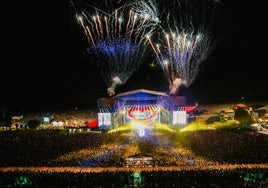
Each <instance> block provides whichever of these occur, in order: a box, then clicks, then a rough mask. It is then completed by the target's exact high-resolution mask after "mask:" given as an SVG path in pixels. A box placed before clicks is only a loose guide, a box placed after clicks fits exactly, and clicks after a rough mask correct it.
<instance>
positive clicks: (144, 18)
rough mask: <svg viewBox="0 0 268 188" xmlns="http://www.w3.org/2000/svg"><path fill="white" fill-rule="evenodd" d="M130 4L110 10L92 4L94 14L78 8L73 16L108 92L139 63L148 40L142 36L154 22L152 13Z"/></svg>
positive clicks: (125, 78) (124, 80)
mask: <svg viewBox="0 0 268 188" xmlns="http://www.w3.org/2000/svg"><path fill="white" fill-rule="evenodd" d="M138 5H140V4H138ZM143 5H146V3H143ZM134 7H135V6H133V4H126V5H124V6H122V7H119V8H117V9H115V10H113V11H111V13H110V12H109V11H108V12H105V11H104V10H100V9H98V8H96V7H94V10H95V13H96V14H95V15H90V14H88V13H86V12H82V13H81V14H80V16H77V18H78V21H79V23H80V24H81V26H82V28H83V30H84V33H85V35H86V37H87V40H88V42H89V44H90V47H89V48H88V51H89V52H94V53H96V54H97V55H98V58H99V59H98V62H97V64H98V67H99V68H100V71H101V75H102V76H103V78H104V80H105V82H106V85H107V92H108V94H109V95H110V96H113V95H114V94H115V89H116V88H117V86H119V85H122V84H124V83H125V82H126V81H127V80H128V79H129V78H130V76H131V75H132V74H133V72H135V71H136V70H137V69H138V68H139V67H140V65H141V63H142V59H143V57H144V55H145V50H146V48H147V44H148V43H147V40H146V37H145V36H146V35H147V34H148V33H153V29H154V27H153V26H154V25H156V24H157V22H156V20H157V17H156V15H155V14H153V15H149V13H151V14H152V12H148V13H146V14H142V13H141V11H139V10H140V9H139V6H137V8H134ZM148 7H149V6H147V8H148ZM149 8H152V7H151V6H150V7H149Z"/></svg>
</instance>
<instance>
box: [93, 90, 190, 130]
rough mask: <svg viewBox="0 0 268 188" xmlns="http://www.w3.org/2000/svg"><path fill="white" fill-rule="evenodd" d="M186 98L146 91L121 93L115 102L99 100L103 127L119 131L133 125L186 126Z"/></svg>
mask: <svg viewBox="0 0 268 188" xmlns="http://www.w3.org/2000/svg"><path fill="white" fill-rule="evenodd" d="M185 105H186V104H185V97H181V96H169V95H167V94H166V93H163V92H158V91H151V90H145V89H139V90H134V91H130V92H125V93H120V94H118V95H116V96H115V97H113V98H112V99H109V100H108V99H106V98H104V99H103V98H102V99H99V100H98V109H99V113H98V120H99V126H103V127H118V126H121V125H124V124H126V123H129V122H135V123H138V124H139V126H142V125H146V126H150V125H152V124H153V123H162V124H168V125H185V124H186V123H187V113H186V111H185V109H186V108H185Z"/></svg>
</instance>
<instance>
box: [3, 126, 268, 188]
mask: <svg viewBox="0 0 268 188" xmlns="http://www.w3.org/2000/svg"><path fill="white" fill-rule="evenodd" d="M177 139H180V142H179V143H180V144H181V145H183V147H182V146H180V145H176V146H174V143H175V141H174V140H177ZM172 141H174V143H173V142H172ZM267 143H268V137H267V136H266V135H258V134H256V133H254V132H243V133H242V132H235V131H221V132H217V133H216V132H213V131H211V132H210V131H208V132H192V133H185V134H174V135H173V134H166V135H164V134H159V135H153V134H152V135H149V136H147V137H146V136H145V137H143V138H134V137H133V136H131V137H130V136H129V134H126V133H112V134H108V133H91V132H86V133H76V134H70V133H69V132H68V131H64V130H23V131H22V130H18V131H2V132H0V154H1V155H0V187H92V188H94V187H96V188H97V187H98V188H100V187H111V188H113V187H119V188H121V187H122V188H128V187H129V188H130V187H256V188H266V187H268V168H267V165H266V167H262V166H261V165H260V166H255V167H249V166H248V167H246V166H244V164H248V163H252V164H261V163H263V164H267V163H268V158H267V155H266V154H267V153H268V147H267ZM187 148H188V149H189V148H191V150H192V152H191V153H190V152H189V151H188V149H187ZM137 152H138V153H139V154H141V155H144V157H147V156H149V157H152V160H151V161H150V162H151V164H152V166H151V167H150V168H141V169H140V170H139V177H136V176H135V175H133V173H134V172H133V170H132V168H131V167H130V168H128V167H126V160H125V159H126V158H127V157H129V156H134V155H135V154H137ZM205 158H206V159H207V160H204V159H205ZM222 164H226V166H227V168H222V167H221V166H219V168H213V169H210V168H206V167H208V166H209V165H215V166H217V165H222ZM228 164H230V165H231V164H233V165H234V164H235V165H238V166H237V167H236V168H228ZM22 166H23V167H34V168H35V169H36V170H37V171H36V170H35V171H29V170H18V168H17V167H22ZM44 166H45V167H51V169H52V170H49V168H48V170H47V171H38V169H39V168H41V167H44ZM170 166H174V167H177V168H174V169H173V170H171V169H170V168H168V167H170ZM187 166H193V167H194V166H198V167H203V168H200V169H187V168H185V167H187ZM5 167H6V168H5ZM8 167H13V168H14V169H13V170H7V168H8ZM53 167H60V168H65V167H77V168H80V169H86V168H92V169H98V167H102V168H104V169H105V168H106V167H107V168H109V167H115V170H113V171H106V170H102V171H99V172H92V171H88V172H87V171H83V170H81V171H80V172H77V171H75V172H74V171H72V170H66V171H58V170H53ZM161 167H164V168H161ZM165 167H166V169H165ZM179 167H184V168H182V169H179ZM117 169H123V170H117Z"/></svg>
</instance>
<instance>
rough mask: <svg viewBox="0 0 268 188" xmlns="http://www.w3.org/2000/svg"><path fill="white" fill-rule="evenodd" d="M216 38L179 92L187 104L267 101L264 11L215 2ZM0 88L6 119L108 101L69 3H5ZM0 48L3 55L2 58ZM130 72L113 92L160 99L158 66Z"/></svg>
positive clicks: (243, 4) (244, 3) (259, 6)
mask: <svg viewBox="0 0 268 188" xmlns="http://www.w3.org/2000/svg"><path fill="white" fill-rule="evenodd" d="M214 3H218V6H220V8H219V12H218V13H217V17H216V19H215V24H216V25H215V28H214V29H215V30H214V32H215V34H217V35H218V36H220V40H219V41H218V43H217V45H216V46H215V49H214V50H213V52H212V54H211V55H210V57H209V58H208V60H207V63H206V66H205V68H204V69H203V71H202V72H201V73H200V75H199V76H198V77H197V79H196V80H195V82H194V83H193V84H192V85H191V86H189V87H188V88H181V89H180V90H179V94H180V95H184V96H186V97H187V100H188V101H190V102H199V103H215V102H230V101H234V102H237V101H240V100H241V99H242V97H244V98H243V99H244V100H248V101H254V100H255V101H261V100H268V97H267V96H268V86H267V85H268V84H267V83H268V79H267V70H268V69H267V68H266V67H267V65H266V62H267V58H266V57H267V52H266V44H267V43H266V42H265V40H266V38H267V37H266V33H265V32H264V28H265V27H266V26H267V21H266V20H265V18H266V17H265V14H266V12H265V11H264V7H265V6H264V5H262V4H256V3H255V2H254V1H249V0H245V1H242V0H238V1H235V2H234V1H232V0H229V1H216V0H214ZM2 9H6V10H9V11H8V12H9V14H6V15H5V16H4V17H2V19H3V22H2V26H3V25H5V27H3V28H4V29H3V31H4V32H3V34H2V37H3V38H4V39H3V40H2V41H5V42H3V43H2V66H1V77H2V87H1V93H0V107H1V108H2V109H6V110H7V111H9V112H11V113H20V112H35V111H36V112H37V111H50V110H71V109H74V108H76V107H78V109H95V108H96V106H97V101H96V100H97V99H98V98H102V97H108V95H107V92H106V85H105V82H104V81H103V79H102V77H101V75H100V71H99V70H98V68H97V66H96V63H95V62H94V58H88V57H86V56H85V55H84V50H85V48H86V47H87V46H88V42H87V40H86V38H85V35H84V33H83V31H82V29H81V27H80V26H79V24H78V23H77V22H76V20H75V15H74V14H75V13H74V11H73V8H72V6H71V5H70V2H69V1H62V0H60V1H57V2H55V1H49V0H48V1H34V2H25V1H17V2H14V1H13V2H10V5H8V4H7V5H6V7H2ZM3 49H4V51H3ZM154 61H155V59H154V57H153V56H152V57H147V59H146V62H144V63H143V65H142V67H141V68H140V69H139V70H138V71H136V72H135V73H134V74H133V75H132V76H131V77H130V79H129V80H128V81H127V82H126V84H124V85H123V86H121V87H119V88H117V90H116V93H120V92H125V91H130V90H135V89H141V88H143V89H151V90H155V91H163V92H166V91H167V90H168V84H167V82H166V79H165V77H164V74H163V72H162V70H161V69H160V68H159V67H155V68H152V67H150V66H149V64H150V63H151V62H154Z"/></svg>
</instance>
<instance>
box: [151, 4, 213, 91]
mask: <svg viewBox="0 0 268 188" xmlns="http://www.w3.org/2000/svg"><path fill="white" fill-rule="evenodd" d="M198 3H199V4H198ZM174 5H176V6H174ZM173 6H174V7H177V8H173V9H171V10H170V11H168V12H166V14H165V16H166V18H165V19H163V18H162V20H163V21H162V23H161V25H162V27H161V34H160V36H159V37H157V40H158V43H155V42H154V39H153V36H150V35H147V39H148V41H149V44H150V45H151V47H152V50H153V52H154V53H155V55H156V58H157V62H158V64H159V65H160V66H161V68H162V70H163V72H164V74H165V77H166V79H167V81H168V83H169V92H170V94H176V93H177V92H178V90H179V87H180V86H185V87H189V86H190V85H191V84H192V83H193V82H194V80H195V79H196V77H197V75H198V74H199V72H200V69H201V65H202V64H203V63H204V62H205V61H206V60H207V57H208V55H209V54H210V52H211V51H212V49H213V45H212V41H213V40H212V36H211V35H210V32H209V29H210V27H211V25H210V24H211V23H213V22H212V19H210V18H211V17H210V16H212V14H211V13H212V12H213V10H214V9H213V7H211V6H209V4H208V3H204V1H203V2H202V3H200V2H198V1H189V0H188V1H187V0H185V1H176V2H175V3H174V4H173ZM176 12H177V14H176ZM174 15H175V16H174ZM212 18H213V17H212Z"/></svg>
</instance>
